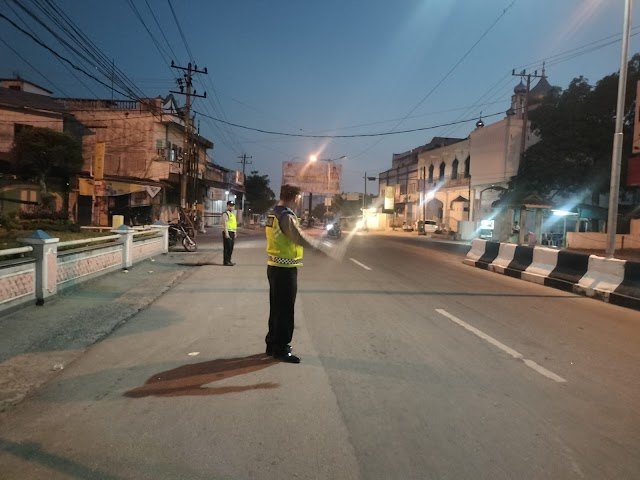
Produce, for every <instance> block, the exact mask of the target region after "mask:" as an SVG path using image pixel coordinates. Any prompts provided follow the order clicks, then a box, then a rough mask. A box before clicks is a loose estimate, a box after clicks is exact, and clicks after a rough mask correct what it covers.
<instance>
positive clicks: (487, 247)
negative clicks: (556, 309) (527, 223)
mask: <svg viewBox="0 0 640 480" xmlns="http://www.w3.org/2000/svg"><path fill="white" fill-rule="evenodd" d="M464 263H465V264H467V265H472V266H475V267H478V268H482V269H485V270H489V271H492V272H496V273H500V274H503V275H508V276H511V277H514V278H520V279H522V280H526V281H528V282H533V283H538V284H540V285H544V286H547V287H553V288H557V289H560V290H564V291H568V292H572V293H578V294H582V295H586V296H588V297H592V298H596V299H599V300H603V301H605V302H609V303H613V304H616V305H620V306H624V307H628V308H634V309H637V310H640V262H632V261H628V260H619V259H607V258H603V257H598V256H596V255H588V254H585V253H579V252H572V251H567V250H557V249H554V248H547V247H529V246H523V245H514V244H510V243H502V244H501V243H498V242H487V241H484V240H474V241H473V243H472V248H471V250H470V251H469V253H468V254H467V258H465V259H464Z"/></svg>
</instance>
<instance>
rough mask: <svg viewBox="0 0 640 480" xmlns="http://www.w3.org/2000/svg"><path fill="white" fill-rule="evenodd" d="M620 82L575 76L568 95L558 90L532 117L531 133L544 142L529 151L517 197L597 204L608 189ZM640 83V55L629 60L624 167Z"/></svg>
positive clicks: (615, 77) (516, 184)
mask: <svg viewBox="0 0 640 480" xmlns="http://www.w3.org/2000/svg"><path fill="white" fill-rule="evenodd" d="M618 79H619V76H618V73H614V74H611V75H609V76H607V77H604V78H603V79H601V80H600V81H598V82H597V83H596V85H595V87H593V86H591V85H590V84H589V83H588V81H587V79H585V78H583V77H578V78H575V79H573V81H572V82H571V83H570V84H569V86H568V87H567V89H566V90H565V91H562V92H559V90H554V93H555V94H552V95H549V96H548V97H547V99H546V100H545V102H544V103H543V104H541V105H540V106H538V107H537V108H536V109H534V110H532V111H531V112H530V113H529V118H530V119H531V129H532V131H533V132H534V133H535V134H536V135H537V136H538V137H540V141H539V142H538V143H536V144H535V145H533V146H531V147H529V148H528V149H527V150H526V152H525V154H524V156H523V158H522V161H521V162H520V167H519V170H518V176H517V178H516V180H515V182H513V190H512V191H511V192H510V193H511V194H515V195H516V196H517V195H520V196H523V195H526V194H529V193H532V192H537V193H539V194H541V195H545V196H551V197H553V196H554V195H555V194H557V193H570V194H586V193H591V194H592V195H593V197H594V200H595V199H596V198H597V196H598V194H599V193H605V192H607V191H608V188H609V183H610V178H611V152H612V149H613V133H614V130H615V115H616V99H617V90H618ZM638 80H640V54H636V55H634V56H633V58H632V59H631V60H630V62H629V71H628V80H627V90H626V91H627V95H626V98H625V112H626V114H625V120H626V121H625V122H624V145H623V163H624V162H626V160H627V158H628V157H629V155H630V154H631V143H632V135H633V121H632V120H630V119H631V117H632V116H633V111H634V101H635V92H636V84H637V82H638ZM622 171H623V172H625V171H626V169H625V168H624V167H623V169H622Z"/></svg>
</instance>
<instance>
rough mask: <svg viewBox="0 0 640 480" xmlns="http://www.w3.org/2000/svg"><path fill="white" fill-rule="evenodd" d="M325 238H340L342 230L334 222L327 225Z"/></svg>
mask: <svg viewBox="0 0 640 480" xmlns="http://www.w3.org/2000/svg"><path fill="white" fill-rule="evenodd" d="M327 236H328V237H332V238H340V237H341V236H342V229H341V228H340V224H339V223H336V222H332V223H327Z"/></svg>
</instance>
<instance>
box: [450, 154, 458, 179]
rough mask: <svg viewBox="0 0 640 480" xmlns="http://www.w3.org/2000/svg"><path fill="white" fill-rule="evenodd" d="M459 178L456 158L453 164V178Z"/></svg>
mask: <svg viewBox="0 0 640 480" xmlns="http://www.w3.org/2000/svg"><path fill="white" fill-rule="evenodd" d="M456 178H458V159H457V158H456V159H455V160H454V161H453V163H452V164H451V179H452V180H455V179H456Z"/></svg>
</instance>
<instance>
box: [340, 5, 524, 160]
mask: <svg viewBox="0 0 640 480" xmlns="http://www.w3.org/2000/svg"><path fill="white" fill-rule="evenodd" d="M516 2H517V0H512V1H511V3H510V4H509V5H508V6H507V7H506V8H505V9H504V10H503V11H502V13H501V14H500V15H499V16H498V18H496V19H495V21H494V22H493V23H492V24H491V25H490V26H489V28H487V29H486V30H485V32H484V33H483V34H482V35H481V36H480V38H479V39H478V40H476V42H475V43H474V44H473V45H472V46H471V48H469V50H467V52H466V53H465V54H464V55H463V56H462V58H460V60H458V61H457V62H456V64H455V65H454V66H453V67H451V69H450V70H449V71H448V72H447V73H446V74H445V76H444V77H442V79H441V80H440V81H439V82H438V83H437V84H436V85H435V86H434V87H433V88H432V89H431V90H430V91H429V92H428V93H427V94H426V95H425V96H424V97H423V98H422V100H420V101H419V102H418V103H417V104H416V105H415V106H414V107H413V108H412V109H411V110H410V111H409V113H407V114H406V115H405V116H404V117H403V119H402V120H400V121H399V122H398V123H397V124H396V126H395V127H393V129H392V130H395V129H396V128H397V127H399V126H400V125H401V124H402V123H403V122H404V121H405V120H406V119H407V117H409V115H411V114H412V113H413V112H415V111H416V110H417V109H418V108H419V107H420V105H422V104H423V103H424V102H425V100H427V98H429V97H430V96H431V95H432V94H433V92H435V91H436V89H437V88H438V87H439V86H440V85H442V83H444V81H445V80H446V79H447V78H448V77H449V76H450V75H451V74H452V73H453V72H454V71H455V69H456V68H458V66H459V65H460V64H461V63H462V62H463V61H464V59H465V58H467V57H468V56H469V54H470V53H471V52H472V51H473V50H474V49H475V48H476V46H477V45H478V44H479V43H480V42H481V41H482V39H484V37H486V36H487V35H488V34H489V32H490V31H491V30H493V27H495V26H496V24H497V23H498V22H499V21H500V20H501V19H502V17H504V16H505V15H506V14H507V12H508V11H509V10H510V9H511V8H512V7H513V5H514V4H515V3H516ZM381 141H382V140H378V141H377V142H375V143H374V144H373V145H371V146H370V147H369V148H366V149H365V150H363V151H361V152H360V153H358V154H356V155H354V157H352V158H357V157H359V156H361V155H363V154H364V153H366V152H368V151H370V150H371V149H372V148H373V147H375V146H376V145H378V143H380V142H381Z"/></svg>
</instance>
